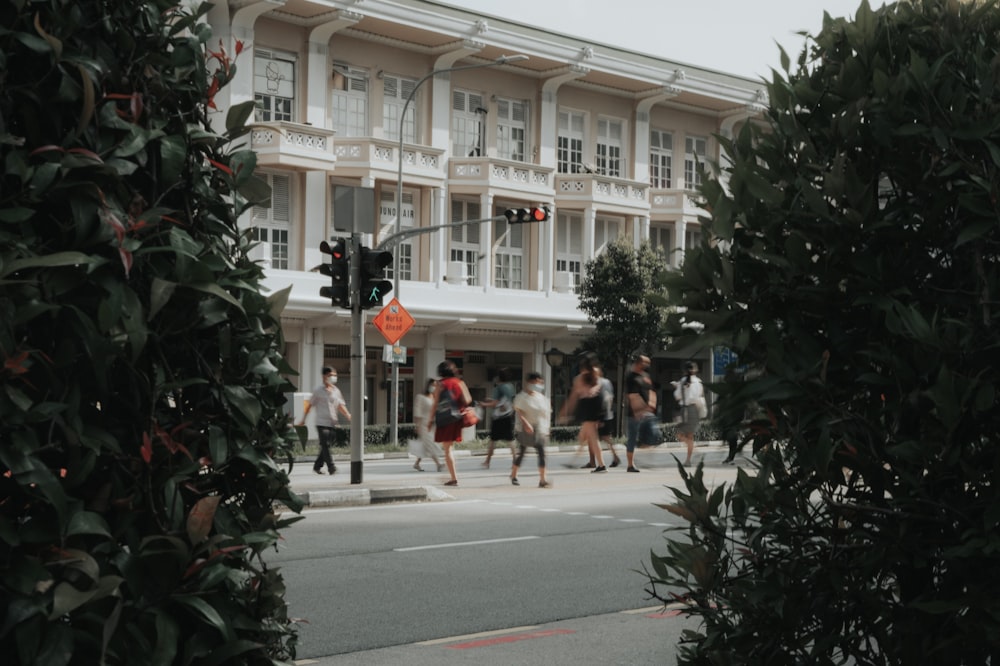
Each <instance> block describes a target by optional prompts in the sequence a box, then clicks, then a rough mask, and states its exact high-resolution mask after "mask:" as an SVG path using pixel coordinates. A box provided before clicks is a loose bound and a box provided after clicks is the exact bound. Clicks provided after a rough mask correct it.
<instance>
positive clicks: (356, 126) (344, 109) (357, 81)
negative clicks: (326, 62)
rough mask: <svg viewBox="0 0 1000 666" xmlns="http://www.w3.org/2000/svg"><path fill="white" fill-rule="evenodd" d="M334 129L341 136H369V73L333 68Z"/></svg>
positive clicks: (338, 66)
mask: <svg viewBox="0 0 1000 666" xmlns="http://www.w3.org/2000/svg"><path fill="white" fill-rule="evenodd" d="M332 88H333V93H332V94H333V99H332V101H331V105H330V108H331V110H332V113H333V119H332V127H333V129H334V130H336V132H337V134H339V135H340V136H368V72H366V71H365V70H363V69H358V68H356V67H351V66H350V65H344V64H339V63H338V64H334V66H333V86H332Z"/></svg>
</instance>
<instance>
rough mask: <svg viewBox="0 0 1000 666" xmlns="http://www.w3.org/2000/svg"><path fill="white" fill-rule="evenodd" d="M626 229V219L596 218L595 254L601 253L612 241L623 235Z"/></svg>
mask: <svg viewBox="0 0 1000 666" xmlns="http://www.w3.org/2000/svg"><path fill="white" fill-rule="evenodd" d="M624 230H625V221H624V220H622V219H616V218H613V217H599V218H597V219H596V220H594V248H595V252H594V253H595V254H600V253H601V252H603V251H604V248H606V247H607V246H608V245H609V244H610V243H613V242H614V241H615V239H616V238H618V237H619V236H621V235H622V233H624Z"/></svg>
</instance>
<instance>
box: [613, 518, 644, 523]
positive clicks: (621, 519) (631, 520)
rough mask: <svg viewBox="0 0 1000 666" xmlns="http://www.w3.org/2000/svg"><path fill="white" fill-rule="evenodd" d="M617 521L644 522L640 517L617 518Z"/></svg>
mask: <svg viewBox="0 0 1000 666" xmlns="http://www.w3.org/2000/svg"><path fill="white" fill-rule="evenodd" d="M618 522H619V523H644V522H646V521H645V520H643V519H642V518H619V519H618Z"/></svg>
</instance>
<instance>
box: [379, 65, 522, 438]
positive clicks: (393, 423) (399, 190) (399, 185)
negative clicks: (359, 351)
mask: <svg viewBox="0 0 1000 666" xmlns="http://www.w3.org/2000/svg"><path fill="white" fill-rule="evenodd" d="M527 59H528V56H526V55H524V54H523V53H519V54H516V55H510V56H508V55H503V56H500V57H499V58H497V59H496V60H490V61H489V62H481V63H476V64H474V65H459V66H457V67H446V68H443V69H435V70H433V71H431V72H428V73H427V74H426V75H424V77H423V78H422V79H420V80H419V81H417V83H416V85H414V86H413V89H412V90H410V94H409V95H407V96H406V101H405V102H404V103H403V111H402V113H400V115H399V146H398V147H397V153H396V159H397V160H398V163H399V164H398V168H397V171H396V224H395V227H394V235H395V234H399V232H400V231H401V229H402V226H403V138H404V132H403V130H404V128H405V126H406V111H407V109H409V108H410V103H411V102H412V101H413V98H414V97H415V96H416V94H417V90H418V89H419V88H420V86H422V85H423V84H424V82H426V81H427V80H428V79H430V78H431V77H434V76H437V75H438V74H448V73H450V72H460V71H463V70H466V69H482V68H484V67H496V66H497V65H506V64H508V63H512V62H521V61H524V60H527ZM392 293H393V294H394V296H395V298H399V251H398V250H397V251H396V252H393V253H392ZM390 393H391V395H390V400H389V403H390V405H391V406H392V408H391V410H390V414H389V427H390V429H391V430H392V444H393V446H398V445H399V364H397V363H396V362H395V361H393V362H392V388H391V389H390Z"/></svg>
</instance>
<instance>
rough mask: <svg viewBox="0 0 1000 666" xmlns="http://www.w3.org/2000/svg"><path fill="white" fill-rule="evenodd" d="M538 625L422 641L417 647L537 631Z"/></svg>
mask: <svg viewBox="0 0 1000 666" xmlns="http://www.w3.org/2000/svg"><path fill="white" fill-rule="evenodd" d="M537 628H538V625H537V624H531V625H528V626H525V627H511V628H509V629H494V630H493V631H480V632H478V633H475V634H464V635H462V636H449V637H447V638H434V639H431V640H429V641H420V642H419V643H417V645H444V644H445V643H454V642H455V641H469V640H474V639H477V638H486V637H488V636H502V635H504V634H509V633H511V632H512V631H531V630H532V629H537Z"/></svg>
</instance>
